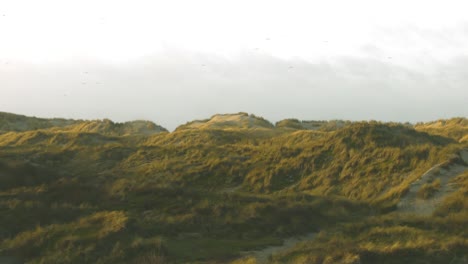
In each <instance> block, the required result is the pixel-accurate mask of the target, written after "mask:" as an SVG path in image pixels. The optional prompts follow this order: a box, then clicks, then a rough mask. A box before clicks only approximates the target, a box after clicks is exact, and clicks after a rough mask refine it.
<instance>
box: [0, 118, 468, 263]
mask: <svg viewBox="0 0 468 264" xmlns="http://www.w3.org/2000/svg"><path fill="white" fill-rule="evenodd" d="M3 116H6V117H5V118H2V119H0V127H1V128H2V129H1V130H3V133H1V134H0V214H1V215H2V217H0V256H15V257H18V258H20V259H23V260H26V261H28V263H181V262H182V263H184V262H189V263H229V262H231V261H233V262H234V263H255V260H254V259H253V258H251V257H246V258H242V257H241V256H242V254H243V253H242V252H246V251H252V250H260V249H262V248H265V247H268V246H272V245H280V244H281V243H282V239H284V238H287V237H292V236H297V235H302V234H306V233H311V232H319V235H318V237H317V238H316V239H314V240H312V241H308V242H304V243H301V244H299V245H297V246H296V247H294V248H292V249H290V250H287V251H286V252H282V253H280V254H279V255H276V256H274V257H273V258H272V259H271V260H272V261H273V262H277V263H285V262H288V261H289V262H292V263H339V262H341V263H402V262H411V263H427V262H430V261H433V262H436V263H450V261H459V260H463V258H466V257H468V256H467V255H466V252H467V250H468V243H467V242H466V241H468V230H467V229H466V226H468V223H467V219H468V214H467V212H468V210H467V209H468V203H467V202H466V201H468V199H467V198H468V197H467V196H468V176H467V175H468V174H467V173H464V174H463V173H462V174H460V175H459V176H457V177H456V178H455V179H454V180H453V182H451V183H450V184H452V185H453V186H455V188H454V191H453V192H451V193H449V194H448V195H447V196H446V198H445V200H444V201H443V203H442V204H441V205H440V206H439V207H438V208H437V209H436V211H435V212H434V215H433V217H419V216H409V215H401V214H399V213H398V212H395V209H396V207H397V204H398V202H399V201H400V198H401V197H403V196H404V195H405V194H406V193H407V191H408V189H409V185H410V184H411V183H412V182H414V181H415V180H417V179H418V178H419V177H420V176H421V175H422V174H423V173H424V172H426V171H427V170H429V169H430V168H431V167H433V166H434V165H436V164H440V163H444V162H445V163H446V164H447V166H448V165H450V164H458V165H459V166H462V165H463V166H465V165H466V164H465V163H464V161H463V159H462V158H461V157H460V154H459V153H460V151H461V150H462V149H465V148H467V147H468V145H467V143H466V142H465V141H463V140H460V139H462V138H463V137H465V136H466V134H465V135H463V132H459V131H466V130H464V129H466V124H465V123H463V122H458V121H457V122H456V124H457V125H454V126H445V127H444V128H443V129H442V130H443V132H441V130H440V129H437V130H431V129H428V127H430V126H431V125H430V124H431V123H429V124H427V125H424V124H419V125H417V126H416V129H414V128H413V127H412V126H410V125H402V124H397V123H380V122H374V121H373V122H354V123H353V122H349V121H329V122H328V121H299V120H294V119H289V120H283V121H280V122H278V123H277V124H276V126H273V125H272V124H271V123H270V122H268V121H267V120H265V119H263V118H260V117H257V116H254V115H248V114H246V113H238V114H232V115H215V116H213V117H211V118H210V119H207V120H202V121H194V122H190V123H188V124H186V125H183V126H181V127H179V128H178V129H176V131H174V132H171V133H168V132H167V131H166V130H165V129H164V128H162V127H160V126H158V125H156V124H154V123H151V122H146V121H137V122H128V123H124V124H119V123H113V122H112V121H110V120H103V121H73V120H67V121H66V122H65V121H63V122H65V123H66V124H65V123H64V125H63V126H62V125H55V126H51V125H50V124H51V122H52V121H51V120H47V119H39V120H36V119H34V118H33V119H32V120H35V121H34V122H36V121H37V122H39V123H40V124H41V125H35V126H32V125H30V124H29V122H31V121H30V120H31V119H30V118H28V117H22V116H20V117H15V116H14V115H12V114H2V115H0V117H3ZM15 118H16V119H15ZM12 120H16V121H14V122H13V121H12ZM451 122H452V121H450V120H449V121H447V122H446V124H451ZM13 123H14V124H15V125H14V126H13V125H11V124H13ZM25 124H26V125H25ZM18 127H21V128H22V129H18ZM423 127H424V129H423ZM452 128H453V129H454V130H456V131H458V132H454V131H451V129H452ZM434 131H435V132H434ZM460 133H461V134H460ZM440 184H441V183H440V182H438V181H434V182H432V183H429V184H427V185H424V186H423V187H422V188H421V189H420V190H419V192H418V196H420V197H422V198H424V199H431V197H432V196H433V194H434V193H435V192H436V191H437V190H438V189H439V188H440ZM454 263H455V262H454Z"/></svg>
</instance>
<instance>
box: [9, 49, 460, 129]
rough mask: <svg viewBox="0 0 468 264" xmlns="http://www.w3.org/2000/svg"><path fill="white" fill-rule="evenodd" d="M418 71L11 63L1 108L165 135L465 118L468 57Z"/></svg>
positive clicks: (340, 63)
mask: <svg viewBox="0 0 468 264" xmlns="http://www.w3.org/2000/svg"><path fill="white" fill-rule="evenodd" d="M432 69H433V70H432V71H430V72H426V71H418V70H415V69H412V68H408V67H405V66H402V65H399V64H395V63H393V62H392V60H391V59H386V60H380V59H376V58H372V57H370V58H362V57H339V58H334V59H331V60H321V61H316V62H308V61H305V60H301V59H290V60H287V59H279V58H277V57H273V56H269V55H266V54H263V53H261V52H244V53H243V54H242V55H240V56H238V57H235V58H228V57H222V56H215V55H210V54H206V53H194V52H185V51H181V50H167V51H166V52H164V53H160V54H157V55H154V56H150V57H144V58H141V59H136V60H133V61H132V62H130V63H125V64H120V65H119V64H104V63H99V62H96V61H92V60H91V61H79V62H68V63H57V64H47V65H31V64H15V63H13V64H12V65H9V66H8V67H3V68H1V69H0V71H1V77H0V78H1V79H0V87H1V88H0V89H1V90H2V97H0V110H1V111H9V112H17V113H23V114H28V115H36V116H47V117H52V116H54V117H55V116H61V117H72V118H86V119H95V118H105V117H107V118H111V119H113V120H117V121H125V120H132V119H150V120H153V121H155V122H157V123H159V124H161V125H163V126H165V127H167V128H169V129H174V128H175V127H176V126H178V125H180V124H183V123H185V122H186V121H189V120H193V119H197V118H206V117H209V116H211V115H213V114H215V113H227V112H239V111H247V112H252V113H255V114H258V115H262V116H264V117H265V118H267V119H270V120H271V121H277V120H279V119H282V118H287V117H296V118H299V119H352V120H362V119H377V120H384V121H426V120H433V119H437V118H447V117H452V116H468V109H467V108H466V102H467V101H468V90H467V89H466V83H468V77H467V76H468V72H467V70H466V69H468V57H458V58H456V59H453V60H451V61H450V62H447V63H438V64H433V65H432Z"/></svg>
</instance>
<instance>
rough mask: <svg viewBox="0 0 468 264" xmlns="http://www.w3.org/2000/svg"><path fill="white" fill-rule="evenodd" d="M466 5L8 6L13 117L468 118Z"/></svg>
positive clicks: (5, 35)
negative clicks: (234, 114) (236, 114)
mask: <svg viewBox="0 0 468 264" xmlns="http://www.w3.org/2000/svg"><path fill="white" fill-rule="evenodd" d="M465 5H468V4H464V1H447V0H444V1H428V0H425V1H418V0H413V1H399V0H397V1H395V0H394V1H375V0H374V1H359V0H353V1H330V0H328V1H272V0H270V1H255V0H250V1H240V0H237V1H221V0H213V1H204V0H198V1H174V0H171V1H154V0H153V1H138V0H132V1H130V0H128V1H118V0H112V1H104V0H80V1H71V0H69V1H67V0H57V1H54V0H41V1H35V0H30V1H25V0H0V111H4V112H14V113H20V114H26V115H35V116H40V117H71V118H83V119H97V118H110V119H113V120H115V121H127V120H133V119H149V120H152V121H155V122H156V123H158V124H160V125H162V126H164V127H166V128H168V129H171V130H172V129H174V128H175V127H176V126H177V125H179V124H183V123H185V122H187V121H189V120H193V119H199V118H207V117H209V116H211V115H213V114H216V113H231V112H239V111H245V112H249V113H254V114H256V115H261V116H263V117H265V118H267V119H269V120H271V121H273V122H274V121H278V120H280V119H282V118H288V117H296V118H299V119H307V120H310V119H350V120H363V119H365V120H369V119H374V120H382V121H411V122H415V121H428V120H435V119H439V118H449V117H454V116H464V117H466V116H468V107H467V105H468V16H467V15H466V10H468V8H467V6H465Z"/></svg>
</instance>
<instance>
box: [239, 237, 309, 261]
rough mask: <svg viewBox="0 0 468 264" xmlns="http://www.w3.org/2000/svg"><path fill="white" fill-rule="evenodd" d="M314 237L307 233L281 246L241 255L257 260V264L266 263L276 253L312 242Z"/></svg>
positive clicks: (289, 239)
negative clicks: (298, 244)
mask: <svg viewBox="0 0 468 264" xmlns="http://www.w3.org/2000/svg"><path fill="white" fill-rule="evenodd" d="M315 235H316V234H315V233H309V234H306V235H304V236H297V237H290V238H286V239H285V240H284V241H283V245H281V246H271V247H267V248H264V249H262V250H256V251H245V252H244V253H243V255H246V256H253V257H255V258H256V260H257V263H259V264H261V263H267V262H268V258H269V257H270V256H271V255H274V254H275V253H277V252H281V251H284V250H287V249H290V248H292V247H294V246H295V245H296V244H297V243H300V242H305V241H308V240H312V239H314V237H315Z"/></svg>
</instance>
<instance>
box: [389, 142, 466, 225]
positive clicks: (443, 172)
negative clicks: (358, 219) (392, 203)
mask: <svg viewBox="0 0 468 264" xmlns="http://www.w3.org/2000/svg"><path fill="white" fill-rule="evenodd" d="M460 156H461V157H462V159H463V160H464V161H465V163H468V150H467V149H465V150H463V151H462V152H461V153H460ZM466 170H468V166H466V165H463V164H452V165H450V166H449V167H448V168H445V169H444V168H442V165H441V164H437V165H435V166H434V167H432V168H431V169H429V170H428V171H427V172H425V173H424V174H423V175H422V176H421V177H420V178H419V179H418V180H416V181H415V182H413V183H412V184H411V185H410V189H409V191H408V193H406V195H405V196H404V197H402V198H401V200H400V202H399V203H398V205H397V212H401V213H411V214H417V215H422V216H430V215H432V213H433V212H434V210H435V209H436V208H437V206H438V205H439V204H440V203H441V202H442V201H443V199H444V198H445V196H447V194H450V193H452V192H454V191H455V190H456V186H455V185H453V184H451V183H450V180H452V179H453V178H455V177H456V176H458V175H460V174H461V173H463V172H464V171H466ZM436 179H439V180H440V189H439V190H438V191H437V192H436V193H435V195H434V196H433V197H431V198H429V199H421V198H418V197H417V193H418V191H419V190H420V189H421V187H422V186H423V185H424V184H425V183H429V182H431V181H432V180H436Z"/></svg>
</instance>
